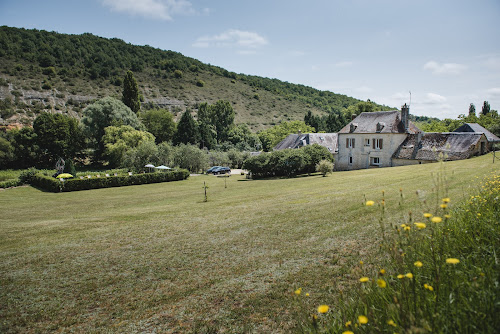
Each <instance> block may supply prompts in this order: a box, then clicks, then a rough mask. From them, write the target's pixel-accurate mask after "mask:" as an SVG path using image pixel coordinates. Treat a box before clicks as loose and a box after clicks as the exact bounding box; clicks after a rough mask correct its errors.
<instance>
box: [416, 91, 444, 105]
mask: <svg viewBox="0 0 500 334" xmlns="http://www.w3.org/2000/svg"><path fill="white" fill-rule="evenodd" d="M444 102H446V97H444V96H442V95H439V94H435V93H427V94H426V95H425V98H424V99H423V100H422V102H421V103H422V104H443V103H444Z"/></svg>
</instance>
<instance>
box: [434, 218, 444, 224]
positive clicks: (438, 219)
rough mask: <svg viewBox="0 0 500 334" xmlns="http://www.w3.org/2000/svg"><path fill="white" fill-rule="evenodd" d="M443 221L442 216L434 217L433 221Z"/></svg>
mask: <svg viewBox="0 0 500 334" xmlns="http://www.w3.org/2000/svg"><path fill="white" fill-rule="evenodd" d="M442 221H443V218H441V217H432V219H431V222H433V223H440V222H442Z"/></svg>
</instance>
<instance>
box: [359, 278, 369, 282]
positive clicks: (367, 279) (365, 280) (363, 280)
mask: <svg viewBox="0 0 500 334" xmlns="http://www.w3.org/2000/svg"><path fill="white" fill-rule="evenodd" d="M369 280H370V279H369V278H368V277H361V278H360V279H359V281H360V282H361V283H365V282H368V281H369Z"/></svg>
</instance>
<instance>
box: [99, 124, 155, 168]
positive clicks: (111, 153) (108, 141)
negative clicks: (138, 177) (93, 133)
mask: <svg viewBox="0 0 500 334" xmlns="http://www.w3.org/2000/svg"><path fill="white" fill-rule="evenodd" d="M104 132H105V134H104V136H103V137H102V141H103V143H104V147H105V151H104V153H105V155H106V157H107V159H108V161H109V163H110V165H111V166H112V167H116V166H120V165H121V163H122V160H123V156H124V154H125V153H126V152H127V151H128V150H130V149H133V148H136V147H137V146H139V145H140V144H141V143H143V142H147V141H150V142H154V141H155V137H154V136H153V135H152V134H151V133H149V132H146V131H140V130H136V129H134V128H133V127H131V126H130V125H122V126H108V127H107V128H105V129H104Z"/></svg>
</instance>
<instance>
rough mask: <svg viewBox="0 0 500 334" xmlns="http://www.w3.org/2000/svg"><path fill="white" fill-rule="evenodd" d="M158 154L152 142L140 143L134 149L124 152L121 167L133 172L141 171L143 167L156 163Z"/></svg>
mask: <svg viewBox="0 0 500 334" xmlns="http://www.w3.org/2000/svg"><path fill="white" fill-rule="evenodd" d="M160 147H161V144H160ZM159 153H160V152H159V148H158V146H157V145H156V144H155V143H154V141H149V140H148V141H142V142H141V143H140V144H139V145H138V146H137V147H136V148H132V149H129V150H127V151H125V153H124V155H123V159H122V164H121V166H122V167H127V168H129V169H131V170H133V171H135V172H140V171H143V170H144V166H145V165H147V164H157V163H158V161H159V160H158V155H159ZM161 163H164V162H161Z"/></svg>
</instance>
